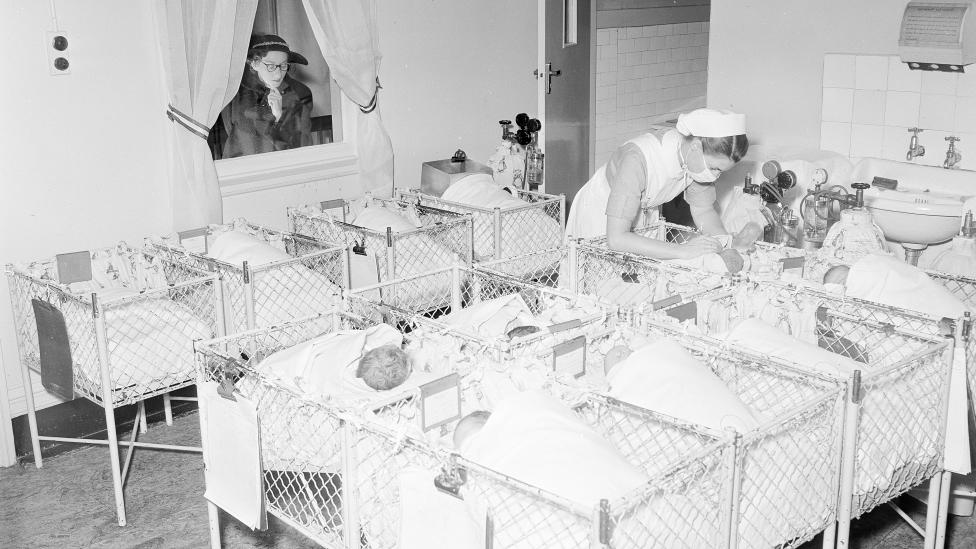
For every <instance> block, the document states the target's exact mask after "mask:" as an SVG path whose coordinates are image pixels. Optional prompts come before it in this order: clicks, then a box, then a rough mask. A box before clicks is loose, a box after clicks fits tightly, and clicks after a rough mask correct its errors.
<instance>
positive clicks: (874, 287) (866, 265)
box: [847, 255, 967, 318]
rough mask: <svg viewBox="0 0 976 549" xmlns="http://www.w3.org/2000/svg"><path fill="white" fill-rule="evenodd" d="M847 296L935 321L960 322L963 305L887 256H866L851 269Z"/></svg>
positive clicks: (913, 269) (919, 273)
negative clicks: (918, 313) (925, 315)
mask: <svg viewBox="0 0 976 549" xmlns="http://www.w3.org/2000/svg"><path fill="white" fill-rule="evenodd" d="M847 295H848V296H850V297H856V298H859V299H864V300H868V301H875V302H878V303H882V304H884V305H890V306H892V307H899V308H902V309H908V310H910V311H918V312H921V313H924V314H927V315H931V316H934V317H936V318H943V317H949V318H959V317H961V316H962V315H963V313H964V312H965V311H966V310H967V308H966V304H965V303H963V302H962V301H960V300H959V298H957V297H956V296H954V295H953V294H952V292H950V291H949V290H948V289H947V288H946V287H945V286H943V285H942V284H939V283H938V282H936V281H934V280H932V279H931V278H929V276H928V275H927V274H925V271H923V270H921V269H919V268H918V267H915V266H912V265H909V264H908V263H905V262H904V261H901V260H898V259H896V258H893V257H889V256H881V255H867V256H864V257H862V258H861V259H859V260H858V261H857V262H855V263H854V264H853V265H852V266H851V270H850V273H849V274H848V275H847Z"/></svg>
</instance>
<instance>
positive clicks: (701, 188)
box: [566, 130, 715, 238]
mask: <svg viewBox="0 0 976 549" xmlns="http://www.w3.org/2000/svg"><path fill="white" fill-rule="evenodd" d="M681 141H682V136H681V134H679V133H678V132H677V131H676V130H666V131H665V132H655V133H646V134H643V135H641V136H639V137H636V138H634V139H632V140H630V141H628V142H627V143H625V144H624V146H625V147H626V146H627V145H631V144H632V145H636V146H637V148H638V149H639V150H640V152H641V153H642V154H643V160H644V167H645V176H646V177H645V181H644V184H643V186H642V188H640V189H639V192H640V197H639V201H640V212H641V213H644V212H646V211H647V210H649V209H651V208H656V207H658V206H660V205H661V204H664V203H665V202H667V201H669V200H671V199H672V198H674V197H675V196H678V195H679V194H681V192H682V191H686V189H687V191H686V192H685V199H686V200H687V201H688V203H689V204H691V205H692V206H704V207H710V206H711V205H712V204H713V203H714V201H715V189H714V187H713V186H711V185H701V184H694V183H695V182H694V181H693V180H692V179H691V178H690V177H688V175H687V174H686V172H685V170H684V167H683V166H682V165H681V161H680V159H679V157H678V147H679V146H680V144H681ZM611 161H612V160H611ZM608 164H609V163H608ZM608 164H604V165H603V166H601V167H600V168H599V169H598V170H597V171H596V173H594V174H593V177H591V178H590V180H589V181H588V182H587V183H586V185H584V186H583V188H582V189H580V190H579V192H578V193H577V194H576V198H575V199H574V200H573V207H572V209H571V210H570V212H569V220H568V221H567V222H566V234H567V236H572V237H576V238H593V237H598V236H603V235H605V234H606V231H607V215H608V214H609V215H613V216H622V215H621V213H622V212H621V210H626V211H627V212H630V211H632V210H633V209H634V207H633V206H634V204H633V203H632V202H630V203H628V202H629V201H633V200H638V198H637V196H636V195H635V194H634V193H635V192H636V191H638V189H630V188H628V189H620V188H615V189H613V190H616V191H618V192H620V193H623V194H624V195H627V196H623V197H621V198H620V199H615V200H613V201H611V199H610V195H611V183H610V181H608V178H607V167H608ZM618 184H619V183H617V182H615V183H614V185H618ZM627 186H628V187H630V185H627ZM641 217H642V216H640V215H639V216H636V217H635V218H634V221H635V223H634V225H635V226H639V225H640V224H643V223H644V222H645V220H642V219H640V218H641Z"/></svg>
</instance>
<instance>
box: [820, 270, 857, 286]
mask: <svg viewBox="0 0 976 549" xmlns="http://www.w3.org/2000/svg"><path fill="white" fill-rule="evenodd" d="M850 272H851V268H850V267H848V266H847V265H835V266H833V267H831V268H829V269H827V272H825V273H824V276H823V283H824V284H839V285H841V286H843V285H845V284H847V275H848V273H850Z"/></svg>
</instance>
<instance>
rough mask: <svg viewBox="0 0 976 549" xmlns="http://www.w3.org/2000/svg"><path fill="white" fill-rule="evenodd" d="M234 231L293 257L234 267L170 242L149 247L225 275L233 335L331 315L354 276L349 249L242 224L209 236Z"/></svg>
mask: <svg viewBox="0 0 976 549" xmlns="http://www.w3.org/2000/svg"><path fill="white" fill-rule="evenodd" d="M232 230H236V231H239V232H242V233H244V234H248V235H251V236H253V237H255V239H256V240H255V241H256V242H264V243H267V244H268V245H270V246H271V247H273V248H275V249H278V250H281V251H283V252H285V253H286V254H287V255H288V256H289V258H288V259H276V260H273V261H271V262H268V263H261V264H249V263H247V262H244V263H242V264H231V263H228V262H226V261H223V260H221V259H217V258H213V257H210V256H208V255H207V254H205V253H198V252H191V251H188V250H186V249H185V248H183V247H182V246H180V244H179V243H175V242H170V241H169V240H168V239H162V240H159V239H153V240H151V241H150V242H149V245H150V246H153V247H155V249H156V250H158V252H159V253H161V254H164V255H167V256H169V257H171V258H173V259H174V260H177V261H182V262H186V263H189V264H191V265H193V266H195V267H197V268H202V269H204V270H208V271H211V272H215V273H217V274H218V275H219V277H220V281H221V285H222V293H223V299H224V304H223V305H224V312H225V320H226V324H227V327H226V331H227V332H228V333H233V332H239V331H242V330H245V329H248V328H253V327H256V326H269V325H272V324H276V323H279V322H283V321H285V320H289V319H293V318H301V317H304V316H308V315H310V314H313V313H315V312H318V311H325V310H329V309H331V308H333V307H334V306H335V305H336V304H337V303H338V302H339V300H340V299H341V293H342V289H343V288H344V287H345V286H346V285H347V282H346V279H347V275H348V266H347V264H346V249H345V248H344V247H337V246H334V245H331V244H328V243H326V242H321V241H317V240H314V239H312V238H309V237H305V236H303V235H299V234H294V233H286V232H281V231H277V230H274V229H270V228H266V227H262V226H260V225H255V224H252V223H246V222H243V221H242V220H239V221H238V222H235V223H234V224H228V225H225V226H218V227H212V228H211V229H210V230H209V232H208V234H207V237H208V238H212V235H214V234H220V233H222V232H226V231H232ZM147 240H149V239H147Z"/></svg>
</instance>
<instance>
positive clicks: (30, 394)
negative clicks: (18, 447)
mask: <svg viewBox="0 0 976 549" xmlns="http://www.w3.org/2000/svg"><path fill="white" fill-rule="evenodd" d="M20 375H21V377H23V384H24V400H25V401H26V402H27V424H28V426H29V427H30V435H31V448H32V449H33V450H34V466H35V467H37V468H38V469H40V468H41V467H43V466H44V460H43V458H42V457H41V439H40V438H38V434H37V410H36V409H35V408H34V387H33V386H32V384H31V377H30V370H29V369H28V368H27V364H25V363H24V361H23V359H21V361H20Z"/></svg>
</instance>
